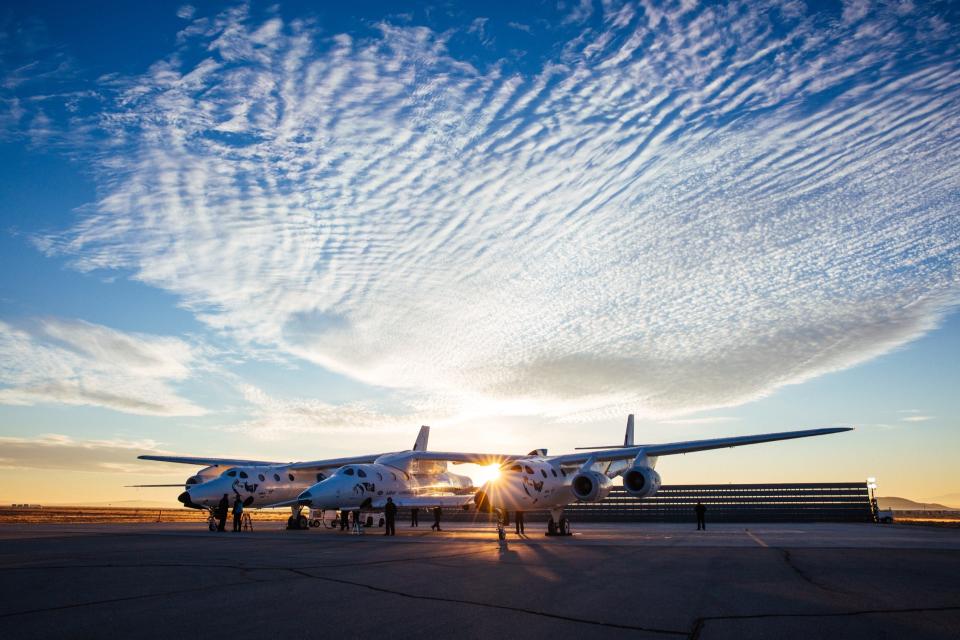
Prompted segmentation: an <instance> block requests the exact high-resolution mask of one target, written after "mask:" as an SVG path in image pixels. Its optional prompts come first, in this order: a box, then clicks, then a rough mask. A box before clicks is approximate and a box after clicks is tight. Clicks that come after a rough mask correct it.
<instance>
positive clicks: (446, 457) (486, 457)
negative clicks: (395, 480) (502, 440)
mask: <svg viewBox="0 0 960 640" xmlns="http://www.w3.org/2000/svg"><path fill="white" fill-rule="evenodd" d="M529 457H530V455H522V456H518V455H511V454H505V453H461V452H455V451H401V452H399V453H387V454H384V455H382V456H380V457H378V458H377V460H376V461H377V462H379V463H380V464H387V465H390V466H393V467H398V468H403V467H405V466H407V465H408V464H409V463H411V462H413V461H414V460H436V461H439V462H454V463H457V464H464V463H473V464H483V465H487V464H503V463H505V462H512V461H514V460H520V459H522V458H529Z"/></svg>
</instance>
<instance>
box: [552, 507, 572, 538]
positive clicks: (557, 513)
mask: <svg viewBox="0 0 960 640" xmlns="http://www.w3.org/2000/svg"><path fill="white" fill-rule="evenodd" d="M546 535H548V536H572V535H573V533H572V532H571V531H570V521H569V520H567V519H566V518H565V517H564V516H563V509H551V510H550V520H549V521H548V522H547V533H546Z"/></svg>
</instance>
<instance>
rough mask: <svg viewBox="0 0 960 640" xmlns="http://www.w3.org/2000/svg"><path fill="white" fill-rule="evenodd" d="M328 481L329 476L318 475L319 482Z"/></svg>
mask: <svg viewBox="0 0 960 640" xmlns="http://www.w3.org/2000/svg"><path fill="white" fill-rule="evenodd" d="M326 479H327V476H325V475H324V474H322V473H318V474H317V482H323V481H324V480H326Z"/></svg>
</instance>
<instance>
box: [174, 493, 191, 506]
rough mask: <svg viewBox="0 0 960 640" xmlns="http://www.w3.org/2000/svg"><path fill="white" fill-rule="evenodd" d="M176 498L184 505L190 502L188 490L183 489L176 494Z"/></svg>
mask: <svg viewBox="0 0 960 640" xmlns="http://www.w3.org/2000/svg"><path fill="white" fill-rule="evenodd" d="M177 500H179V501H180V502H181V503H183V504H185V505H187V504H190V492H189V491H184V492H183V493H181V494H180V495H178V496H177Z"/></svg>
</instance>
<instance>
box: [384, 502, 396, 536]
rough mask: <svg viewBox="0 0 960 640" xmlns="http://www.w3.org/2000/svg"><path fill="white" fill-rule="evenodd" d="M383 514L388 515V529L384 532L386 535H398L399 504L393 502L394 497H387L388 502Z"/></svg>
mask: <svg viewBox="0 0 960 640" xmlns="http://www.w3.org/2000/svg"><path fill="white" fill-rule="evenodd" d="M383 515H384V516H385V517H386V521H387V530H386V531H384V532H383V534H384V535H386V536H395V535H397V505H395V504H393V498H387V504H386V506H385V507H384V508H383Z"/></svg>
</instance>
